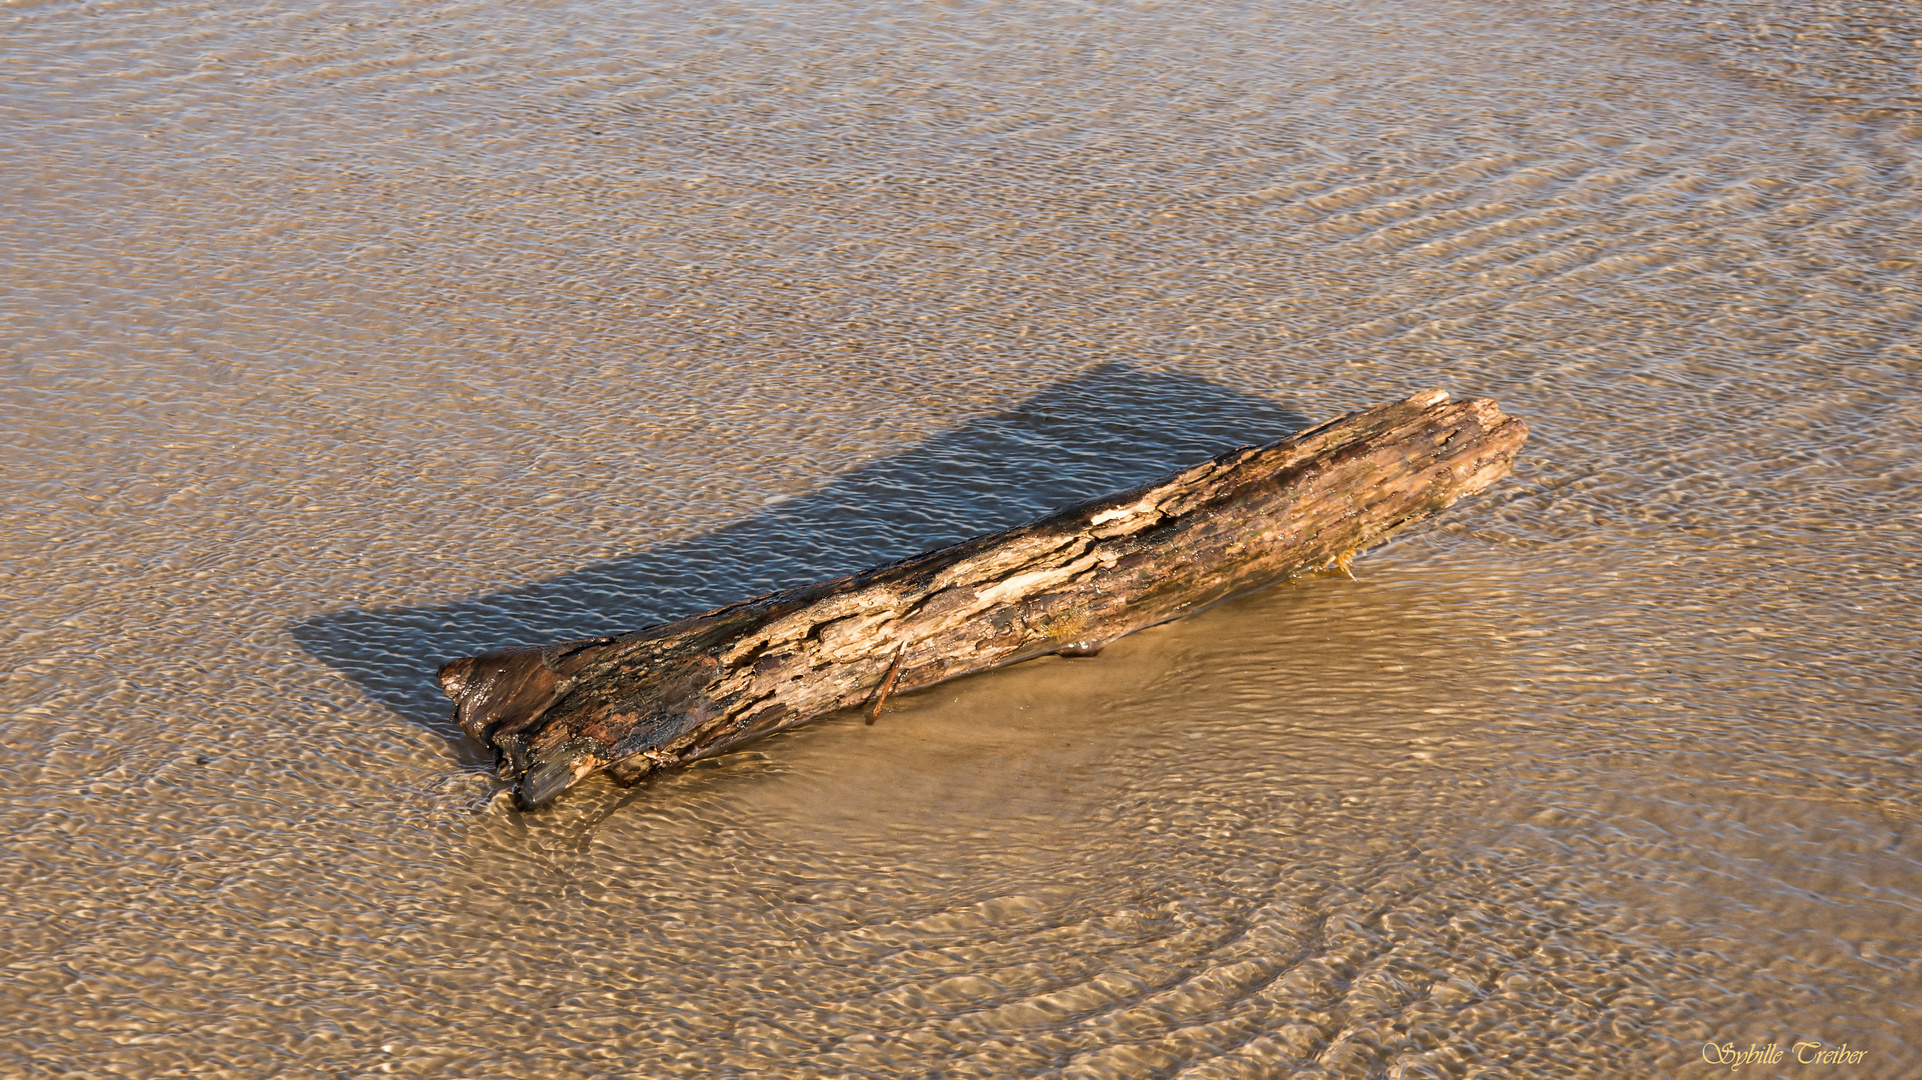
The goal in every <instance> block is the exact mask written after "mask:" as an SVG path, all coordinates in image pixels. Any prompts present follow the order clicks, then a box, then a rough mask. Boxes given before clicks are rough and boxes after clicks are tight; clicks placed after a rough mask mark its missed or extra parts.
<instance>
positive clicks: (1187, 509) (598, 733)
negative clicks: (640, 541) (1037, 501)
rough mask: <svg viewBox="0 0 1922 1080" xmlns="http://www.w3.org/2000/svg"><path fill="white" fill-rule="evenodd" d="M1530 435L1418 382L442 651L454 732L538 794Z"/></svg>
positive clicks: (936, 660)
mask: <svg viewBox="0 0 1922 1080" xmlns="http://www.w3.org/2000/svg"><path fill="white" fill-rule="evenodd" d="M1527 437H1528V427H1527V425H1526V424H1524V423H1523V422H1522V421H1520V420H1518V419H1515V418H1513V417H1509V416H1506V415H1504V414H1503V413H1502V412H1501V410H1500V409H1499V408H1498V407H1497V406H1496V405H1495V403H1494V402H1493V401H1489V400H1487V399H1485V398H1483V399H1475V400H1471V401H1465V402H1460V403H1452V404H1451V403H1450V402H1449V400H1448V395H1447V394H1445V393H1443V392H1442V391H1439V390H1431V391H1427V392H1425V393H1421V394H1417V395H1415V396H1414V397H1411V398H1408V399H1406V400H1404V401H1399V402H1395V403H1393V404H1388V405H1382V406H1378V407H1376V408H1373V409H1368V410H1366V411H1363V412H1358V413H1353V414H1351V415H1349V416H1346V417H1343V418H1341V419H1339V420H1335V421H1332V422H1330V423H1327V424H1323V425H1321V426H1320V427H1316V428H1312V429H1310V430H1307V431H1304V432H1301V433H1299V434H1296V435H1294V436H1292V437H1290V438H1287V439H1283V440H1281V441H1279V442H1275V443H1271V444H1269V445H1266V446H1261V447H1242V448H1240V449H1237V450H1232V451H1229V452H1228V453H1225V454H1222V455H1220V456H1218V457H1216V458H1214V459H1213V460H1210V461H1207V462H1203V463H1202V464H1200V465H1196V466H1194V467H1192V468H1189V469H1185V470H1183V471H1181V472H1179V473H1176V474H1174V475H1173V476H1170V477H1167V478H1166V479H1163V480H1159V481H1156V482H1154V483H1152V484H1148V485H1144V486H1142V487H1138V488H1134V489H1132V490H1129V491H1124V492H1120V493H1118V494H1114V495H1109V496H1105V497H1103V498H1100V499H1096V500H1094V501H1092V502H1087V503H1082V504H1080V505H1078V506H1074V507H1070V508H1068V509H1066V510H1063V511H1060V512H1059V513H1056V514H1054V515H1052V516H1050V517H1047V518H1044V519H1042V520H1041V521H1037V522H1035V523H1033V524H1031V525H1024V526H1021V527H1019V528H1015V529H1008V530H1006V531H1003V532H999V533H994V534H991V535H988V536H983V537H978V538H976V539H974V540H969V541H966V542H965V543H961V544H956V545H954V546H953V547H947V548H942V549H940V550H938V551H930V552H927V553H926V554H922V555H917V556H914V557H913V558H910V559H904V560H902V561H900V562H896V563H892V564H890V565H887V566H882V567H878V568H876V569H873V570H866V571H863V572H861V573H859V574H853V575H850V576H848V577H843V578H838V579H836V580H833V581H827V582H822V583H820V584H816V585H810V586H807V587H805V588H799V589H788V590H784V591H782V592H776V593H769V594H768V595H766V596H761V597H756V598H755V599H752V600H745V601H742V602H740V603H738V604H732V605H729V606H728V607H724V608H719V609H716V610H714V611H710V612H707V613H706V614H703V615H695V616H692V617H689V618H686V619H681V620H678V621H675V622H671V623H665V624H662V625H660V626H654V627H649V628H647V629H645V630H638V631H634V632H632V633H625V634H619V635H615V636H610V637H605V638H596V639H593V640H589V641H573V642H563V643H560V644H556V645H549V646H546V647H544V648H536V649H515V650H508V651H504V652H496V653H488V654H486V655H483V656H476V657H468V658H466V659H461V660H456V661H454V662H452V663H450V664H448V665H446V666H445V667H443V668H442V669H441V672H440V681H441V686H442V687H443V688H444V689H445V690H446V692H447V695H448V697H450V698H452V699H453V700H454V703H455V706H456V716H457V719H458V720H459V721H460V725H461V727H462V728H463V729H464V730H465V731H466V732H467V733H468V734H469V735H471V736H473V737H474V738H475V739H478V740H480V741H481V742H483V743H485V744H487V745H490V746H492V747H494V749H495V751H496V752H497V754H498V755H499V767H500V771H501V774H502V776H503V777H506V778H512V779H515V780H517V785H516V790H517V792H518V794H519V796H520V798H521V801H522V802H523V803H524V804H526V805H530V806H532V805H539V804H540V803H543V802H545V801H547V800H548V799H550V798H552V797H553V796H555V795H556V794H558V793H560V792H561V791H562V790H565V789H566V788H567V787H568V786H570V785H571V784H573V783H575V782H577V781H579V780H580V779H582V778H583V777H586V776H589V775H592V774H593V773H595V772H598V771H601V770H602V769H606V770H608V771H609V772H610V773H611V774H612V775H613V776H614V778H615V779H616V780H619V781H620V782H622V783H633V782H635V781H637V780H639V779H640V778H641V777H643V776H646V775H647V774H648V773H649V772H652V771H653V770H655V769H658V768H664V767H667V766H671V765H677V764H683V763H685V762H689V761H693V760H696V759H698V758H703V757H710V756H712V755H714V754H718V753H721V752H723V751H725V750H728V749H731V748H733V747H735V746H739V745H740V744H742V743H745V742H748V741H749V740H752V739H757V738H760V737H761V736H764V735H767V734H769V733H770V732H774V731H779V730H781V729H782V728H787V727H793V726H795V725H796V724H801V723H805V722H807V721H808V720H812V719H815V718H816V717H819V716H822V715H825V714H827V713H831V712H834V711H836V710H839V709H845V708H851V707H854V706H858V705H860V704H862V703H863V702H865V701H868V700H869V699H871V698H873V697H875V696H876V695H877V691H878V690H879V688H880V685H881V683H882V682H883V680H884V679H886V678H888V676H889V674H890V671H891V669H892V672H893V678H894V684H893V686H892V687H891V690H892V691H893V692H899V693H905V692H907V691H911V690H918V689H921V688H923V687H927V686H932V685H934V684H935V683H938V682H942V681H944V680H947V679H952V678H955V677H957V676H960V675H966V674H970V673H972V672H977V671H983V670H986V669H989V668H994V667H1000V666H1002V665H1005V664H1012V663H1017V662H1019V661H1022V660H1027V659H1030V658H1033V657H1036V656H1044V655H1048V654H1051V653H1059V654H1063V655H1082V656H1085V655H1092V654H1093V653H1095V652H1098V651H1100V649H1101V647H1102V646H1104V645H1106V644H1107V643H1108V642H1110V641H1113V640H1114V639H1116V638H1118V637H1121V636H1122V635H1124V634H1130V633H1133V632H1134V631H1136V630H1140V629H1143V628H1145V627H1148V626H1153V625H1155V624H1157V623H1161V622H1166V621H1168V620H1170V619H1177V618H1180V617H1181V616H1183V615H1187V614H1191V613H1193V612H1195V611H1198V610H1200V609H1202V608H1205V607H1208V606H1209V605H1211V604H1215V603H1218V602H1220V601H1221V600H1224V599H1227V598H1229V597H1231V596H1235V595H1238V594H1240V593H1245V592H1248V591H1251V590H1253V589H1257V588H1260V587H1261V586H1264V585H1268V584H1271V583H1273V582H1275V581H1279V580H1281V579H1283V578H1286V577H1289V576H1291V575H1294V574H1299V573H1302V572H1304V571H1307V570H1313V569H1319V568H1323V567H1327V566H1329V565H1331V564H1335V563H1337V562H1339V563H1340V564H1341V565H1343V566H1345V565H1346V560H1347V558H1348V557H1350V556H1352V555H1353V554H1354V553H1355V552H1358V551H1361V550H1363V549H1365V548H1368V547H1372V546H1374V545H1375V544H1378V543H1381V542H1382V541H1383V540H1385V539H1387V538H1388V537H1389V536H1390V535H1392V534H1393V533H1394V532H1396V531H1397V530H1399V529H1401V528H1403V527H1404V526H1407V525H1409V524H1411V523H1413V522H1416V521H1420V520H1422V519H1423V518H1427V517H1430V516H1432V515H1434V514H1435V513H1437V512H1439V511H1440V510H1442V509H1443V508H1445V507H1447V506H1448V505H1449V504H1451V503H1453V502H1454V501H1456V500H1457V499H1459V498H1461V497H1463V496H1465V495H1471V494H1474V493H1475V492H1478V491H1481V490H1483V489H1484V488H1486V487H1488V486H1489V485H1491V484H1493V483H1494V482H1495V481H1497V480H1499V479H1501V478H1502V477H1503V476H1505V475H1507V473H1508V470H1509V467H1510V465H1511V464H1512V462H1513V460H1514V457H1515V454H1516V452H1517V451H1518V450H1520V448H1521V446H1522V443H1523V442H1524V441H1525V440H1526V439H1527Z"/></svg>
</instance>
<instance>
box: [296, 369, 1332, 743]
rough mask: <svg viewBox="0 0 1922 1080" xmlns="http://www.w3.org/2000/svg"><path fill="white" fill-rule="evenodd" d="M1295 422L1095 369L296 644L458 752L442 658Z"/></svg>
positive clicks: (1259, 438)
mask: <svg viewBox="0 0 1922 1080" xmlns="http://www.w3.org/2000/svg"><path fill="white" fill-rule="evenodd" d="M1306 423H1307V419H1306V418H1305V417H1303V416H1302V415H1301V414H1299V413H1297V412H1295V411H1293V410H1291V409H1288V408H1286V407H1285V406H1283V405H1281V404H1278V403H1276V402H1274V401H1271V400H1269V399H1267V398H1263V397H1258V396H1255V395H1251V394H1245V393H1242V392H1240V391H1236V390H1230V389H1227V388H1225V387H1221V386H1218V385H1216V384H1214V383H1210V382H1207V381H1206V380H1203V379H1197V378H1193V377H1190V376H1185V375H1171V374H1164V373H1158V372H1146V371H1139V370H1136V369H1134V368H1130V367H1128V366H1125V365H1122V364H1108V365H1104V366H1102V367H1099V368H1096V369H1095V370H1093V371H1090V372H1088V373H1087V374H1085V375H1081V376H1079V377H1077V378H1074V379H1070V380H1067V381H1065V382H1060V383H1056V384H1054V385H1052V386H1049V387H1047V388H1045V389H1043V390H1042V391H1041V392H1040V393H1038V394H1036V395H1035V396H1034V397H1032V398H1029V399H1028V400H1027V401H1025V402H1023V403H1022V404H1021V405H1019V406H1017V407H1015V408H1013V409H1010V410H1009V411H1007V412H1004V413H1001V414H999V415H997V416H990V417H985V418H983V419H978V420H972V421H969V422H968V423H965V424H963V425H961V426H960V427H957V428H955V429H954V430H952V431H949V432H946V433H944V434H941V435H937V436H935V437H933V438H931V439H929V440H927V441H926V442H923V443H920V444H919V445H916V446H912V447H908V448H906V449H904V450H902V452H901V453H899V454H897V455H894V456H892V457H889V458H885V459H883V460H881V461H877V462H874V463H872V464H869V465H865V466H862V467H861V468H859V469H856V470H854V471H853V472H850V473H847V474H845V475H843V476H841V477H839V478H838V479H836V480H835V481H834V482H833V483H831V484H829V485H827V486H826V487H824V488H821V489H820V490H818V491H815V492H813V493H812V494H808V495H804V496H800V497H798V498H795V499H794V500H792V501H790V502H784V503H780V504H778V505H774V506H769V507H767V508H765V509H763V510H762V511H760V512H759V513H757V514H755V515H754V516H753V517H750V518H747V519H745V520H743V521H740V522H736V523H735V524H732V525H728V526H726V527H724V528H721V529H717V530H715V531H713V532H711V533H707V534H705V535H703V536H699V537H694V538H692V539H687V540H679V541H674V542H671V543H666V544H663V545H661V546H659V547H655V548H649V549H645V550H641V551H637V552H635V553H634V554H632V555H628V556H624V557H622V558H618V559H612V560H609V561H607V562H602V563H596V564H594V565H592V566H587V567H583V568H582V569H579V570H575V571H572V572H570V573H566V574H561V575H559V576H557V577H553V578H550V579H548V580H546V581H541V582H537V583H535V584H531V585H524V586H520V587H518V588H513V589H507V590H503V591H501V592H496V593H489V594H487V595H485V596H478V597H475V598H473V599H470V600H459V601H455V602H452V603H448V604H442V605H434V606H430V607H413V608H379V609H372V610H364V611H363V610H347V611H338V612H334V613H331V614H328V615H323V616H320V617H317V618H313V619H309V620H306V621H303V622H299V623H296V624H295V625H294V626H293V634H294V638H295V639H296V640H297V641H299V642H300V644H301V646H302V647H304V648H305V649H306V650H307V651H308V652H310V653H312V654H313V655H314V656H316V657H318V658H319V659H321V660H322V661H325V662H326V663H327V664H329V665H331V666H332V667H334V668H335V669H337V670H339V671H341V672H342V673H344V674H346V675H347V676H349V677H350V678H352V679H353V680H354V681H355V682H357V683H359V684H360V685H361V687H363V688H364V689H365V690H366V691H367V693H368V694H369V695H371V696H372V697H374V698H375V699H376V700H378V701H380V702H381V703H382V704H384V705H386V706H388V707H389V708H391V709H393V710H394V711H395V712H396V713H398V714H400V715H401V716H403V717H405V718H407V719H409V720H411V721H413V722H415V723H418V724H421V725H423V726H425V727H427V728H429V729H430V730H432V731H434V732H436V733H438V734H441V735H443V736H445V737H447V738H449V739H450V740H451V741H453V742H454V743H455V744H456V745H457V746H463V747H464V746H465V740H464V738H462V737H461V736H460V735H459V731H458V729H456V728H455V727H454V725H453V722H452V720H451V719H450V710H449V707H448V704H447V701H446V699H445V698H443V697H442V696H441V695H440V691H439V688H438V687H437V686H436V685H435V684H434V681H433V672H434V669H435V668H436V667H437V666H438V665H439V664H440V663H441V662H442V661H445V660H450V659H453V658H455V657H459V656H466V655H469V654H472V653H476V652H481V651H484V650H487V649H491V648H498V647H500V646H503V645H511V644H530V645H531V644H540V643H544V642H548V641H554V640H559V639H566V638H576V637H589V636H592V635H596V634H603V633H608V632H611V631H617V630H631V629H637V628H639V627H643V626H646V625H649V624H651V623H657V622H662V621H664V620H667V619H672V618H678V617H680V616H682V615H689V614H693V613H696V612H700V611H705V610H707V609H709V608H713V607H717V606H719V605H721V604H725V603H729V602H731V601H734V600H739V599H743V598H745V597H748V596H753V595H758V594H760V593H763V592H767V591H769V590H771V589H777V588H783V587H787V586H791V585H802V584H806V583H808V582H810V581H816V580H819V579H822V578H827V577H833V576H836V575H839V574H844V573H847V572H849V571H853V570H860V569H863V568H865V567H869V566H873V565H876V564H878V563H883V562H887V561H890V560H893V559H898V558H901V557H903V556H907V555H912V554H915V553H916V552H919V551H925V550H927V549H929V548H933V547H939V546H941V545H944V544H948V543H952V542H954V541H957V540H964V539H967V538H968V537H970V536H978V535H980V534H981V533H984V532H990V531H993V530H995V529H1000V528H1005V527H1007V526H1010V525H1016V524H1020V523H1022V522H1025V521H1028V520H1031V519H1033V518H1035V517H1038V516H1040V515H1042V514H1044V513H1046V512H1048V511H1049V510H1052V509H1055V508H1057V507H1060V506H1064V505H1067V504H1069V503H1073V502H1077V501H1080V500H1082V499H1087V498H1091V497H1093V496H1096V495H1101V494H1105V493H1107V492H1110V491H1116V490H1119V489H1122V488H1126V487H1131V486H1133V485H1135V484H1139V483H1142V482H1144V481H1147V480H1152V479H1154V478H1155V477H1157V476H1160V475H1162V474H1164V473H1167V472H1169V471H1172V470H1173V469H1175V468H1178V467H1180V466H1183V465H1188V464H1192V463H1194V462H1196V461H1200V460H1202V459H1204V458H1207V457H1209V456H1210V455H1213V454H1216V453H1219V452H1220V451H1222V450H1226V449H1229V448H1231V447H1234V446H1237V445H1241V444H1244V443H1260V442H1267V441H1269V440H1271V439H1276V438H1279V437H1281V436H1283V435H1286V434H1288V433H1290V432H1292V431H1296V430H1298V429H1300V428H1301V427H1303V426H1305V425H1306ZM477 754H478V748H467V749H466V750H465V756H469V757H476V755H477ZM476 760H478V757H476Z"/></svg>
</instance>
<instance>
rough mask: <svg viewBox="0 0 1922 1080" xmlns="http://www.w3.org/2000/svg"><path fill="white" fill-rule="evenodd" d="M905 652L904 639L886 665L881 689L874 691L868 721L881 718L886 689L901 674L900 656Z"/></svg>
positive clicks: (906, 645) (905, 653) (872, 721)
mask: <svg viewBox="0 0 1922 1080" xmlns="http://www.w3.org/2000/svg"><path fill="white" fill-rule="evenodd" d="M907 654H908V643H907V642H905V641H904V642H902V643H901V647H900V648H899V649H897V650H895V653H894V663H892V664H889V665H888V673H887V676H886V677H885V678H883V679H882V680H881V689H880V690H878V691H876V692H875V695H874V708H872V709H869V710H868V723H870V724H872V723H874V722H875V721H876V720H879V719H881V706H882V705H885V704H887V700H888V691H890V690H892V689H894V680H895V678H896V677H897V676H899V675H900V674H901V658H902V657H904V656H906V655H907Z"/></svg>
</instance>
